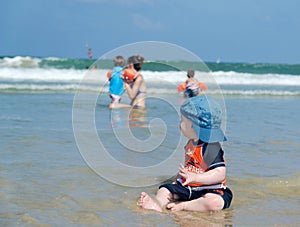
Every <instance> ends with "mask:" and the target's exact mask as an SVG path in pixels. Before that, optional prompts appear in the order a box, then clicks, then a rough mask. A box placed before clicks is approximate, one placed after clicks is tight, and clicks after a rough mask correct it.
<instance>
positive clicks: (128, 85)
mask: <svg viewBox="0 0 300 227" xmlns="http://www.w3.org/2000/svg"><path fill="white" fill-rule="evenodd" d="M143 63H144V57H142V56H141V55H134V56H131V57H129V58H128V60H127V64H128V67H127V69H126V70H125V71H124V73H123V77H124V80H125V83H124V85H125V90H126V91H127V94H128V96H129V98H130V99H131V103H130V105H131V106H132V107H134V108H146V83H145V80H144V77H143V76H142V74H141V73H140V70H141V69H142V66H143Z"/></svg>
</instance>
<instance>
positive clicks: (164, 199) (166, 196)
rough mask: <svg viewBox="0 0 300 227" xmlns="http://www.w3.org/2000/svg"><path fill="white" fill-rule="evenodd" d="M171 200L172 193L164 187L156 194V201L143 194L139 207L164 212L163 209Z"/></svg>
mask: <svg viewBox="0 0 300 227" xmlns="http://www.w3.org/2000/svg"><path fill="white" fill-rule="evenodd" d="M171 198H172V194H171V193H170V191H169V190H168V189H166V188H164V187H162V188H160V189H159V190H158V191H157V193H156V196H155V199H156V200H154V199H152V198H151V197H150V196H149V195H148V194H147V193H146V192H142V193H141V195H140V198H139V200H138V203H137V205H139V206H140V207H142V208H144V209H149V210H156V211H158V212H162V208H163V207H164V206H165V205H167V204H168V203H169V202H170V199H171Z"/></svg>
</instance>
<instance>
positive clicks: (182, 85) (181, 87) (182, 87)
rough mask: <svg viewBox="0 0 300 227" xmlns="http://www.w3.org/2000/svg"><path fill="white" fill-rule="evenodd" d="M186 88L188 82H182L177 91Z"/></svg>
mask: <svg viewBox="0 0 300 227" xmlns="http://www.w3.org/2000/svg"><path fill="white" fill-rule="evenodd" d="M185 88H186V83H185V82H184V83H182V84H180V85H179V86H177V91H178V92H182V91H185Z"/></svg>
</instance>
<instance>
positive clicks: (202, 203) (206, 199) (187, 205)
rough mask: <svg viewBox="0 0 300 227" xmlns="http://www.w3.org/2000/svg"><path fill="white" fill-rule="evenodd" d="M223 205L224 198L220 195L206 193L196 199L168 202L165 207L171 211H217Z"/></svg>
mask: <svg viewBox="0 0 300 227" xmlns="http://www.w3.org/2000/svg"><path fill="white" fill-rule="evenodd" d="M223 207H224V200H223V198H222V197H221V196H220V195H217V194H214V193H207V194H205V195H204V196H203V197H200V198H198V199H194V200H190V201H184V202H176V203H169V204H168V205H167V208H168V209H170V210H172V211H179V210H187V211H217V210H222V209H223Z"/></svg>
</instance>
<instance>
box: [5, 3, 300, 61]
mask: <svg viewBox="0 0 300 227" xmlns="http://www.w3.org/2000/svg"><path fill="white" fill-rule="evenodd" d="M299 9H300V1H298V0H276V1H274V0H207V1H204V0H190V1H188V0H186V1H184V0H169V1H168V0H9V1H8V0H7V1H1V3H0V56H6V55H9V56H15V55H21V56H40V57H65V58H86V57H87V46H89V47H91V48H92V50H93V53H94V58H98V57H100V56H102V55H103V54H105V53H106V52H108V51H110V50H112V49H115V48H117V47H119V46H122V45H126V44H129V43H133V42H139V41H163V42H170V43H173V44H176V45H179V46H182V47H184V48H186V49H188V50H190V51H191V52H193V53H195V54H196V55H198V56H199V57H200V58H201V59H203V60H204V61H216V60H217V59H220V60H221V61H224V62H249V63H255V62H267V63H300V45H299V43H300V14H299Z"/></svg>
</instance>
